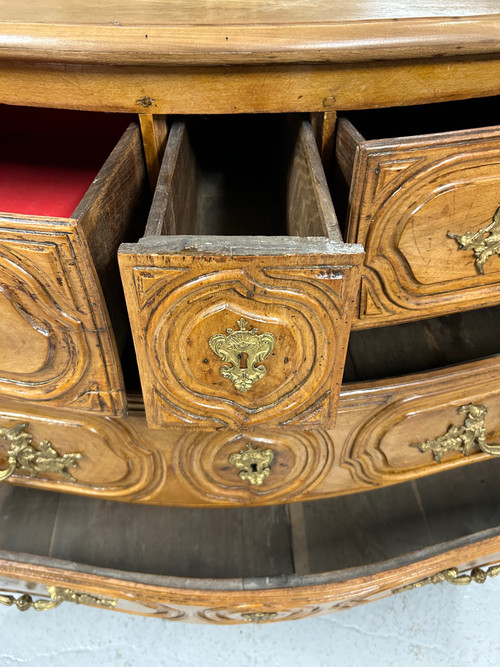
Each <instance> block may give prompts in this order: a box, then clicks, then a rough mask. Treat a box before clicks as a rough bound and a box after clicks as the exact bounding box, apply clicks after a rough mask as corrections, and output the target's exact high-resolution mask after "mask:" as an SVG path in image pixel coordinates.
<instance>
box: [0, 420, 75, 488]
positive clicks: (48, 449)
mask: <svg viewBox="0 0 500 667" xmlns="http://www.w3.org/2000/svg"><path fill="white" fill-rule="evenodd" d="M27 426H28V424H16V425H15V426H12V427H11V428H0V439H3V440H7V442H9V443H10V448H9V451H8V452H7V464H8V467H7V468H6V469H5V470H1V471H0V482H3V481H4V480H6V479H8V478H9V477H10V476H11V475H12V474H13V473H14V471H15V470H16V469H17V468H19V469H20V470H23V471H25V472H27V473H28V474H29V476H30V477H34V476H35V475H36V474H37V473H39V472H52V473H56V474H57V475H62V476H63V477H65V478H66V479H67V480H69V481H70V482H75V481H76V480H75V478H74V477H73V475H72V474H71V473H70V472H68V470H67V468H70V467H74V466H76V465H77V461H78V459H80V458H81V456H82V455H81V454H77V453H71V454H63V455H62V456H59V454H58V453H57V452H56V450H55V449H54V448H53V447H52V445H51V443H50V442H49V441H48V440H42V441H41V442H40V444H39V445H38V449H35V448H34V447H33V445H32V444H31V443H32V441H33V436H32V435H30V434H29V433H27V432H26V430H25V429H26V428H27Z"/></svg>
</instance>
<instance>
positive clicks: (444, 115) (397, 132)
mask: <svg viewBox="0 0 500 667" xmlns="http://www.w3.org/2000/svg"><path fill="white" fill-rule="evenodd" d="M346 117H347V118H348V119H349V120H350V122H351V123H352V124H353V125H354V127H355V128H356V129H357V131H358V132H359V133H360V134H361V135H362V137H363V139H364V140H366V141H372V140H377V139H388V138H390V137H414V136H416V135H421V134H437V133H442V132H457V131H461V130H467V129H475V128H480V127H490V126H493V125H498V124H500V99H499V98H498V97H486V98H483V99H472V100H463V101H459V102H441V103H438V104H425V105H417V106H411V107H392V108H389V109H371V110H369V111H352V112H349V113H348V114H346Z"/></svg>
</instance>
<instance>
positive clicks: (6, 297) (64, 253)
mask: <svg viewBox="0 0 500 667" xmlns="http://www.w3.org/2000/svg"><path fill="white" fill-rule="evenodd" d="M2 113H4V112H2ZM53 113H55V115H56V120H58V121H62V122H67V123H69V124H70V126H71V127H70V126H62V124H61V125H59V126H57V127H55V128H52V129H53V130H54V134H53V135H51V131H50V128H49V129H47V128H46V132H47V135H43V138H41V137H40V134H39V133H40V127H39V126H37V119H38V116H39V115H40V114H42V115H43V117H44V118H45V117H46V116H44V114H43V111H38V110H33V114H35V118H34V119H33V118H32V114H31V111H30V114H28V116H27V117H26V118H25V117H24V116H23V114H22V113H21V116H20V119H17V121H16V122H18V123H20V125H15V128H17V127H19V128H20V129H19V134H20V135H21V136H18V135H17V134H16V132H17V131H16V132H14V135H15V136H14V140H12V141H11V144H9V142H8V141H7V139H8V138H6V141H5V142H4V143H3V144H2V148H1V149H0V169H1V170H2V176H3V178H2V184H1V186H0V211H6V212H5V213H0V338H1V341H2V342H1V345H0V396H6V397H9V398H13V399H23V400H28V401H36V402H43V403H44V404H46V405H50V406H57V407H71V408H72V409H76V410H86V411H87V410H88V411H93V412H99V413H102V414H108V415H122V414H124V413H125V409H126V402H125V393H124V385H123V378H122V372H121V367H120V362H119V358H118V351H117V344H116V341H115V335H114V332H113V330H112V328H111V323H110V317H109V314H108V309H107V306H106V302H105V297H104V295H103V291H104V293H105V294H106V297H107V301H108V302H109V303H110V304H111V306H112V308H113V310H112V311H111V316H112V320H113V324H114V325H115V331H116V332H117V333H118V334H119V335H118V339H119V338H120V335H121V331H120V324H123V323H124V321H126V314H125V306H124V304H123V306H122V307H121V308H120V299H119V294H118V296H117V290H119V289H120V287H119V278H118V268H117V263H116V250H117V248H118V245H119V244H120V243H121V241H122V240H124V239H126V238H127V234H128V233H130V228H131V225H132V222H133V221H134V220H135V219H136V217H137V213H138V206H139V205H140V204H141V202H142V199H141V198H142V195H143V192H144V166H143V158H142V149H141V141H140V134H139V130H138V128H137V127H136V126H135V125H131V126H130V127H129V128H128V129H127V130H126V132H125V134H124V135H123V136H122V138H121V139H120V140H119V142H118V144H117V145H116V147H115V148H114V150H113V151H112V153H111V155H110V156H109V157H108V159H107V160H106V161H105V162H104V159H105V158H104V156H105V155H106V152H107V153H108V154H109V152H108V151H109V149H107V146H109V145H111V147H112V146H113V143H114V142H113V139H112V137H117V139H118V138H119V137H120V134H121V133H122V132H123V128H124V127H125V128H126V126H127V120H126V119H125V120H122V121H116V120H115V123H114V125H113V124H111V123H110V122H109V120H106V119H102V118H100V119H98V120H95V121H94V120H93V119H91V120H89V117H88V115H85V116H84V118H83V120H82V118H81V117H80V116H79V114H76V118H75V117H74V114H73V115H72V114H71V113H69V120H68V114H66V113H65V112H62V113H61V112H53ZM2 117H3V116H2ZM23 119H24V120H23ZM20 121H23V122H22V123H21V122H20ZM28 121H29V124H28ZM38 122H41V121H39V119H38ZM100 123H101V124H102V123H103V124H104V126H103V127H101V126H100ZM86 124H89V127H87V126H86ZM56 125H57V123H56ZM9 127H10V128H12V126H9ZM23 127H24V128H28V129H29V132H28V136H27V137H26V136H24V135H23V134H22V132H23ZM43 127H44V126H43V125H42V130H43ZM33 130H35V133H34V134H33V136H32V135H31V134H30V132H31V133H33ZM36 131H38V134H36ZM43 141H46V142H47V145H46V146H44V145H43V144H42V142H43ZM115 141H116V140H115ZM16 142H18V143H16ZM103 154H104V155H103ZM103 162H104V166H102V165H103ZM94 169H95V171H93V170H94ZM89 184H90V186H89ZM87 188H88V189H87ZM85 190H87V191H86V193H85ZM82 195H83V198H82ZM78 202H79V203H78ZM75 205H76V210H74V212H73V214H71V211H72V210H73V209H74V206H75ZM122 301H123V297H122ZM118 342H119V343H120V342H121V341H120V340H118Z"/></svg>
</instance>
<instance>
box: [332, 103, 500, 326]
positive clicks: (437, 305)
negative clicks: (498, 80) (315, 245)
mask: <svg viewBox="0 0 500 667" xmlns="http://www.w3.org/2000/svg"><path fill="white" fill-rule="evenodd" d="M497 104H498V102H497ZM481 108H482V107H481ZM399 111H400V113H401V114H403V118H404V117H405V116H404V113H405V112H404V111H403V110H399ZM407 113H410V112H407ZM425 113H427V114H428V115H429V116H430V119H429V123H428V125H429V126H430V127H433V126H438V127H439V126H441V127H442V126H444V127H446V126H450V123H451V122H453V121H454V120H456V119H453V118H450V117H448V119H447V120H448V122H446V119H445V120H444V121H443V122H441V121H442V119H440V120H439V121H437V120H436V122H435V123H433V122H432V116H433V113H434V112H433V108H432V105H431V107H429V110H428V111H427V112H425V111H423V112H422V114H424V116H425ZM448 113H449V114H450V116H453V114H454V113H455V114H463V116H462V118H463V119H464V122H467V121H470V120H471V116H470V115H468V114H466V113H465V112H462V111H460V110H456V111H454V110H453V108H451V109H450V110H449V112H448ZM479 114H480V112H479V111H478V112H477V114H476V115H478V117H480V118H481V115H479ZM393 116H394V117H395V112H392V115H391V118H392V117H393ZM375 118H377V119H379V118H383V116H380V117H379V116H376V117H375ZM412 118H414V119H415V128H417V129H413V132H412V134H415V132H416V131H418V127H419V125H418V118H417V115H416V114H415V115H414V116H412ZM472 118H474V117H472ZM495 119H496V121H495ZM485 120H486V119H485ZM488 120H489V119H488ZM493 120H494V121H495V122H496V123H498V114H497V115H496V116H495V115H494V114H493ZM354 122H355V123H356V119H354ZM386 122H387V124H388V125H389V127H386V126H384V127H383V128H382V129H381V128H375V127H374V128H373V130H372V128H371V127H370V123H369V122H367V121H366V120H365V121H363V120H360V124H359V128H356V127H355V126H354V124H352V123H351V122H350V120H348V119H346V118H342V119H340V121H339V126H338V143H337V159H338V162H339V165H340V167H341V169H342V171H343V173H344V176H345V178H346V180H347V181H349V182H350V184H351V190H350V203H349V220H348V232H347V239H348V240H349V241H352V242H357V243H362V244H363V245H364V246H365V249H366V257H365V267H364V271H363V278H362V289H361V293H360V303H359V310H358V312H357V315H356V317H355V320H354V321H353V328H365V327H372V326H381V325H385V324H390V323H396V322H403V321H409V320H414V319H419V318H424V317H429V316H434V315H441V314H445V313H450V312H454V311H459V310H464V309H470V308H476V307H482V306H485V305H493V304H497V303H500V291H499V289H498V282H499V280H500V255H499V253H500V195H499V192H500V126H498V125H495V126H492V127H486V128H478V129H468V130H456V131H450V132H442V133H438V134H422V135H417V136H410V135H409V136H400V137H396V138H393V137H394V134H392V135H391V131H392V132H394V128H392V127H390V121H386ZM373 124H374V125H375V121H374V123H373ZM358 129H361V130H362V132H364V133H365V135H367V136H368V139H365V136H363V134H362V133H361V132H360V131H358ZM405 129H406V128H405ZM408 129H411V128H408ZM372 131H373V134H374V135H375V136H377V137H381V136H382V137H388V138H380V139H379V138H376V139H370V136H371V134H372ZM426 131H428V127H426Z"/></svg>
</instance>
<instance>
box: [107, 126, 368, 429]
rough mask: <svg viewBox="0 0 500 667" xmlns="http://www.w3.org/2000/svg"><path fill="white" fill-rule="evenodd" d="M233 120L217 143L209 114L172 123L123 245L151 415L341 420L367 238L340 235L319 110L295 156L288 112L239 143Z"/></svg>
mask: <svg viewBox="0 0 500 667" xmlns="http://www.w3.org/2000/svg"><path fill="white" fill-rule="evenodd" d="M223 120H224V119H223ZM232 122H233V123H235V121H234V120H233V121H232ZM274 122H275V123H276V120H275V121H274ZM218 123H219V124H217V122H216V125H215V129H214V133H215V130H216V129H219V130H220V128H221V125H220V119H219V121H218ZM225 125H227V122H224V123H223V124H222V130H220V135H221V136H220V140H221V141H220V145H219V144H217V145H215V146H211V147H210V146H209V147H207V146H206V145H205V144H203V142H200V141H199V136H198V135H199V134H201V135H202V137H203V138H205V137H206V136H207V135H209V136H210V132H211V129H210V127H211V126H210V125H209V126H208V128H207V127H203V132H201V133H198V134H197V132H196V124H195V126H194V128H193V127H191V126H189V125H186V124H184V123H174V125H173V127H172V129H171V131H170V135H169V139H168V143H167V148H166V151H165V157H164V160H163V163H162V167H161V171H160V175H159V180H158V186H157V189H156V192H155V197H154V200H153V204H152V207H151V213H150V216H149V219H148V224H147V226H146V233H145V236H144V238H142V239H140V241H139V242H138V243H135V244H123V245H122V246H121V248H120V251H119V261H120V270H121V274H122V279H123V283H124V289H125V296H126V299H127V306H128V311H129V317H130V321H131V325H132V333H133V336H134V341H135V347H136V351H137V357H138V362H139V371H140V373H141V380H142V387H143V392H144V402H145V406H146V414H147V418H148V423H149V425H150V426H151V427H153V428H161V427H165V426H169V425H172V426H186V427H192V428H198V429H218V428H232V429H239V428H253V427H257V426H262V425H265V426H277V425H279V426H286V427H290V428H303V427H317V426H327V425H328V426H331V425H332V424H333V423H334V421H335V414H336V405H337V401H338V394H339V391H340V385H341V380H342V373H343V368H344V360H345V354H346V349H347V340H348V336H349V330H350V320H351V316H352V312H353V307H354V301H355V299H356V293H357V290H358V281H359V268H360V264H361V262H362V257H363V249H362V248H361V247H360V246H358V245H348V244H344V243H343V241H342V237H341V235H340V231H339V228H338V223H337V218H336V215H335V211H334V209H333V205H332V201H331V197H330V194H329V191H328V186H327V183H326V178H325V175H324V172H323V167H322V164H321V160H320V157H319V154H318V149H317V146H316V143H315V139H314V135H313V132H312V129H311V125H310V124H309V123H307V122H303V123H302V124H300V125H298V126H297V127H294V128H292V129H293V132H292V136H291V137H290V138H289V141H288V143H287V144H285V145H286V146H287V149H286V150H285V151H284V152H285V153H287V154H288V153H289V154H290V155H287V159H288V162H287V163H286V164H285V165H284V166H283V163H284V162H286V160H285V159H284V157H283V154H282V153H283V145H282V136H281V134H280V132H281V131H283V128H281V126H279V124H278V129H276V132H274V126H272V127H271V128H270V127H269V126H268V125H267V123H266V122H265V120H262V119H258V120H257V121H254V122H253V123H252V122H250V121H248V122H247V123H245V124H244V125H242V126H240V125H238V124H237V123H236V129H237V130H238V131H239V132H240V133H243V134H242V136H243V137H245V139H244V144H243V147H242V148H241V150H239V147H238V150H237V151H236V154H235V151H234V141H233V134H234V133H231V131H230V130H228V129H227V128H226V127H225ZM230 127H231V126H230ZM233 129H234V128H233ZM285 129H286V128H285ZM278 130H279V131H278ZM284 134H285V135H286V137H287V139H288V134H287V133H286V132H284ZM197 140H198V141H197ZM253 143H255V144H256V145H257V146H258V147H259V150H257V151H256V150H255V147H254V146H253ZM200 144H202V145H200ZM268 144H270V145H272V146H274V148H275V149H277V154H276V150H275V153H273V152H272V150H271V149H269V151H268V150H267V148H268ZM219 152H220V153H221V155H222V157H221V156H220V155H219ZM268 153H269V154H268ZM211 161H212V162H213V164H212V163H211ZM207 162H208V163H211V164H210V166H209V167H207V166H206V163H207ZM267 162H270V164H271V169H270V168H269V165H268V164H267ZM240 172H241V175H240ZM256 229H257V230H259V232H260V234H256V235H254V236H251V235H250V234H251V233H252V231H254V230H256ZM211 230H212V231H214V232H215V233H214V234H213V235H208V232H209V231H211ZM243 230H245V231H243ZM268 230H269V231H271V232H273V231H274V232H275V234H276V235H270V236H263V235H262V234H264V233H265V232H266V231H268ZM238 231H240V233H241V236H236V235H235V234H237V233H238ZM287 232H288V236H286V235H285V234H286V233H287ZM247 234H249V235H247Z"/></svg>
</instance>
